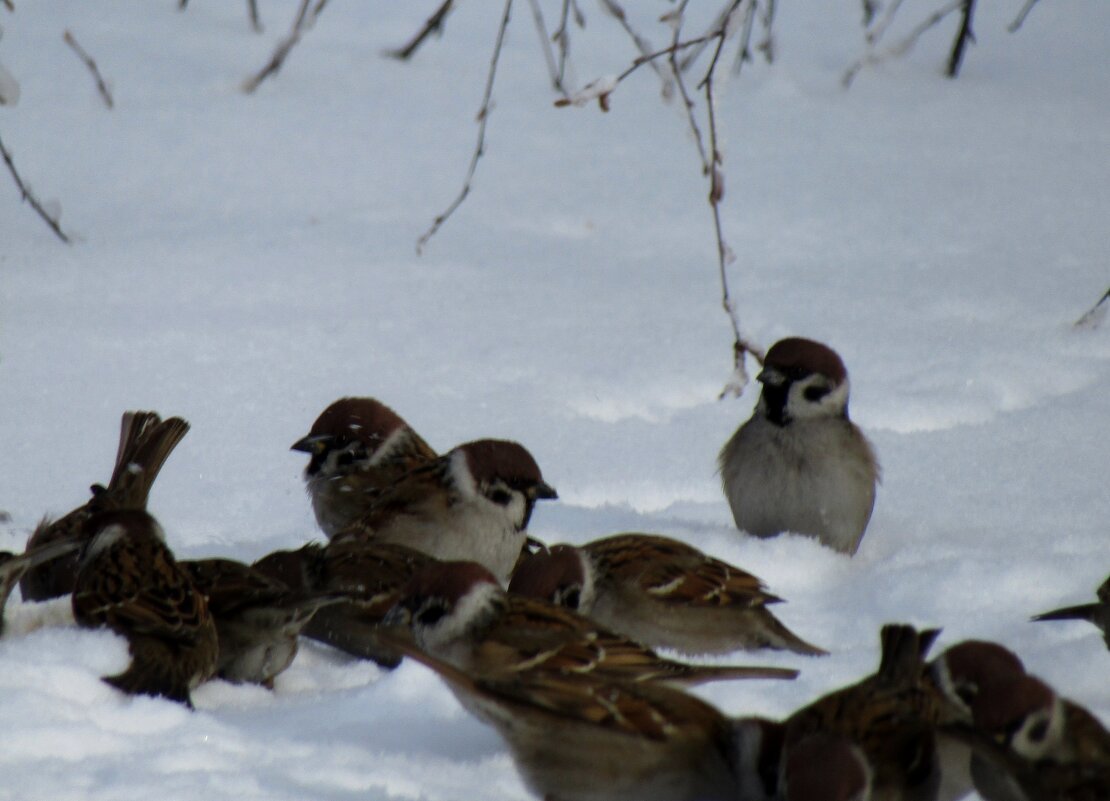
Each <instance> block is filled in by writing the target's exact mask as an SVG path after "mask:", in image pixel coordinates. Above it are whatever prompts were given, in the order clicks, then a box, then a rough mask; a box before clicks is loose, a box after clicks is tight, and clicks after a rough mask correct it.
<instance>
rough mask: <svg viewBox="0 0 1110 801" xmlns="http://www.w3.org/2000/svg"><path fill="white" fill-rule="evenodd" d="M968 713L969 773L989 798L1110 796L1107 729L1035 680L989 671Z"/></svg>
mask: <svg viewBox="0 0 1110 801" xmlns="http://www.w3.org/2000/svg"><path fill="white" fill-rule="evenodd" d="M972 713H973V718H972V732H973V735H972V738H971V739H970V742H971V745H972V748H973V750H974V752H975V756H976V757H977V760H978V762H977V763H973V765H972V775H973V776H974V778H975V782H976V788H977V789H978V790H979V792H980V793H981V794H982V795H983V797H984V798H986V799H987V801H1011V799H1021V800H1022V801H1095V800H1096V799H1106V798H1110V732H1107V730H1106V728H1105V727H1104V726H1103V725H1102V724H1101V723H1100V722H1099V721H1098V719H1097V718H1096V717H1095V716H1094V715H1092V714H1091V713H1090V712H1088V711H1087V710H1086V709H1084V708H1083V707H1081V706H1079V705H1078V704H1076V703H1074V702H1072V701H1069V700H1067V699H1065V698H1061V697H1060V696H1058V695H1057V694H1056V693H1055V692H1054V691H1053V690H1052V688H1050V687H1049V686H1048V685H1047V684H1045V683H1044V682H1043V681H1041V680H1040V679H1038V678H1036V677H1035V676H1031V675H1028V674H1025V673H999V674H993V675H991V676H990V677H989V678H988V679H987V680H985V681H984V682H983V684H982V686H981V688H980V691H979V693H978V694H977V695H976V697H975V699H974V701H973V703H972Z"/></svg>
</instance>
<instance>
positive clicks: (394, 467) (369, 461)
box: [292, 398, 437, 537]
mask: <svg viewBox="0 0 1110 801" xmlns="http://www.w3.org/2000/svg"><path fill="white" fill-rule="evenodd" d="M292 450H295V451H302V452H304V453H307V454H309V455H310V457H311V458H310V459H309V462H308V465H307V466H306V467H305V470H304V480H305V486H306V489H307V490H308V494H309V497H310V498H311V499H312V510H313V512H314V513H315V515H316V522H317V523H318V524H319V526H320V529H321V530H322V531H323V532H324V534H326V535H327V536H328V537H333V536H335V534H336V533H337V532H339V531H341V530H342V529H344V528H346V527H347V526H349V525H350V524H351V523H353V522H354V521H355V520H357V519H358V518H359V517H361V516H362V515H364V514H365V513H366V512H367V511H368V509H369V506H370V504H371V502H372V499H373V497H374V495H375V494H376V493H377V492H378V491H379V490H381V489H382V488H383V487H386V486H388V485H389V484H391V483H393V482H394V481H395V480H397V479H398V478H400V477H401V476H402V475H404V474H405V473H407V472H408V471H410V470H412V469H413V468H415V467H419V466H420V465H422V464H426V463H427V462H430V461H432V460H433V459H435V458H436V456H437V454H436V452H435V451H434V450H432V448H431V446H430V445H428V443H427V442H425V441H424V440H423V439H422V438H421V436H420V435H419V434H417V433H416V432H415V431H414V430H413V429H412V427H411V426H409V424H408V423H406V422H405V421H404V419H402V418H401V416H400V415H398V414H397V413H396V412H395V411H393V410H392V409H391V408H389V407H388V406H386V405H385V404H384V403H381V402H380V401H378V400H376V399H374V398H340V399H339V400H337V401H335V402H334V403H332V404H331V405H330V406H328V408H326V409H324V411H323V412H321V413H320V416H319V417H317V418H316V421H315V422H314V423H313V424H312V428H311V429H310V430H309V432H308V434H307V435H305V436H304V437H302V438H301V439H299V440H297V441H296V442H295V443H293V446H292Z"/></svg>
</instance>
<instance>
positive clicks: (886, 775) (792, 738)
mask: <svg viewBox="0 0 1110 801" xmlns="http://www.w3.org/2000/svg"><path fill="white" fill-rule="evenodd" d="M938 634H939V630H936V629H930V630H928V631H921V632H919V631H917V630H916V629H914V628H913V627H912V626H905V625H886V626H883V628H882V632H881V642H882V659H881V661H880V664H879V669H878V671H877V672H876V673H874V674H873V675H871V676H868V677H867V678H865V679H864V680H862V681H860V682H858V683H857V684H853V685H851V686H849V687H845V688H843V689H840V690H837V691H835V692H833V693H830V694H828V695H826V696H824V697H822V698H820V699H818V700H817V701H814V702H813V703H811V704H809V705H808V706H805V707H803V708H802V709H800V710H798V711H797V712H795V713H794V714H792V715H791V716H790V717H789V718H787V719H786V720H785V721H784V725H785V727H786V734H785V741H784V745H783V752H784V757H783V758H784V759H785V760H786V761H787V764H789V760H790V754H791V750H792V749H793V748H794V747H795V746H796V745H798V744H800V743H801V742H802V741H803V740H804V739H805V738H807V737H810V736H812V735H815V734H827V735H835V736H838V737H843V738H845V739H847V740H848V741H850V742H851V743H853V744H854V745H855V746H857V747H858V748H859V749H860V751H861V752H862V753H863V755H864V757H865V758H866V760H867V764H868V765H869V766H870V769H871V788H872V790H871V792H872V797H873V798H876V799H890V800H891V801H895V799H897V800H899V801H910V799H913V801H931V799H934V798H936V793H937V791H938V788H939V786H940V781H941V765H940V764H939V761H938V758H937V754H936V737H935V734H934V723H935V720H936V716H937V706H938V704H939V701H938V700H937V698H936V693H935V691H933V689H932V687H931V686H929V685H928V684H927V683H926V682H925V681H924V680H923V678H924V673H925V662H924V658H925V655H926V653H927V652H928V650H929V647H930V645H931V644H932V642H933V640H934V639H935V638H936V636H937V635H938Z"/></svg>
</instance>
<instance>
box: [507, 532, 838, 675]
mask: <svg viewBox="0 0 1110 801" xmlns="http://www.w3.org/2000/svg"><path fill="white" fill-rule="evenodd" d="M509 592H514V593H519V594H521V595H527V596H530V597H534V598H542V599H544V600H546V601H550V602H552V603H555V604H559V605H560V606H565V607H567V608H568V609H572V610H574V611H576V612H579V613H580V614H583V615H585V616H586V617H589V618H592V619H594V620H596V621H597V622H598V623H600V624H601V625H602V626H604V627H605V628H608V629H611V630H612V631H616V632H619V633H620V634H623V635H625V636H626V637H629V638H631V639H633V640H635V641H636V642H640V643H643V644H644V645H647V646H650V647H652V648H673V649H675V650H678V651H683V652H685V653H690V654H719V653H727V652H729V651H735V650H738V649H748V650H750V649H757V648H776V649H783V650H788V651H794V652H795V653H800V654H808V655H817V654H825V653H826V651H824V650H822V649H820V648H818V647H817V646H815V645H810V644H809V643H807V642H805V641H804V640H802V639H801V638H799V637H798V636H797V635H796V634H794V633H793V632H792V631H790V630H789V629H788V628H786V626H784V625H783V624H782V623H781V622H779V620H778V618H776V617H775V616H774V615H773V614H772V613H771V611H770V610H769V609H768V608H767V606H768V605H769V604H773V603H777V602H778V601H780V600H781V599H780V598H777V597H776V596H774V595H771V594H770V593H768V592H767V591H766V588H765V587H764V585H763V582H762V581H760V580H759V579H758V578H756V577H755V576H753V575H752V574H750V573H747V572H745V571H743V570H741V569H740V568H738V567H734V566H733V565H730V564H728V563H727V562H722V561H721V560H719V559H714V558H713V557H711V556H708V555H707V554H704V553H702V552H701V551H699V550H698V549H697V548H694V547H693V546H690V545H687V544H685V543H683V542H679V541H678V540H674V539H670V538H669V537H660V536H657V535H651V534H618V535H616V536H612V537H606V538H604V539H600V540H595V541H593V542H590V543H587V544H585V545H580V546H578V547H575V546H573V545H556V546H554V547H552V548H551V549H549V550H547V551H539V552H537V553H534V554H531V555H530V556H528V557H526V558H525V559H524V560H523V561H522V563H521V564H520V565H519V566H518V567H517V569H516V570H515V571H514V573H513V578H512V581H511V582H510V583H509Z"/></svg>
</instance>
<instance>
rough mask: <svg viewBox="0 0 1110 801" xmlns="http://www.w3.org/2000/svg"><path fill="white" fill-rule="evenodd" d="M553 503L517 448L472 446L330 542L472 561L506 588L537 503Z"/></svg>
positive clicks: (408, 480)
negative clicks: (384, 545) (360, 542)
mask: <svg viewBox="0 0 1110 801" xmlns="http://www.w3.org/2000/svg"><path fill="white" fill-rule="evenodd" d="M557 497H558V495H557V494H556V492H555V490H554V489H552V488H551V486H550V485H548V484H547V482H545V481H544V480H543V476H542V475H541V474H540V468H539V466H538V465H537V464H536V460H535V459H533V458H532V455H531V454H530V453H528V451H527V450H525V449H524V447H523V446H522V445H520V444H518V443H516V442H509V441H506V440H496V439H483V440H477V441H475V442H467V443H465V444H463V445H459V446H457V447H455V448H453V449H452V450H451V451H449V452H448V453H446V454H444V455H443V456H441V457H439V458H438V459H436V460H435V461H433V462H430V463H429V464H427V465H424V466H423V467H418V468H416V469H415V470H411V471H410V472H408V473H406V474H405V475H403V476H402V477H401V478H399V479H397V481H395V482H394V483H393V484H391V485H389V486H388V487H386V488H385V489H383V490H382V491H381V492H380V493H379V494H378V495H377V496H376V498H375V500H374V503H373V504H372V505H371V508H370V510H369V511H368V512H367V513H366V514H365V515H363V516H362V517H360V518H359V519H358V520H357V521H356V522H355V523H353V524H351V525H350V526H348V527H347V528H345V529H344V530H343V531H341V532H339V533H338V534H337V535H336V537H337V538H353V539H366V540H370V541H374V542H392V543H398V544H400V545H406V546H408V547H410V548H414V549H416V550H418V551H421V552H423V553H426V554H428V555H429V556H434V557H435V558H437V559H443V560H445V561H446V560H454V559H461V560H470V561H475V562H478V563H480V564H482V565H485V567H486V568H488V569H489V570H491V571H492V572H493V574H494V575H495V576H497V577H498V580H500V581H507V580H508V578H509V574H510V573H511V572H512V569H513V566H514V565H515V564H516V562H517V559H518V558H519V557H520V553H521V549H522V548H523V547H524V543H525V540H526V538H527V534H526V533H525V529H526V528H527V526H528V521H529V519H530V518H531V516H532V509H533V507H534V506H535V504H536V501H537V500H543V499H550V498H557Z"/></svg>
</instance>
